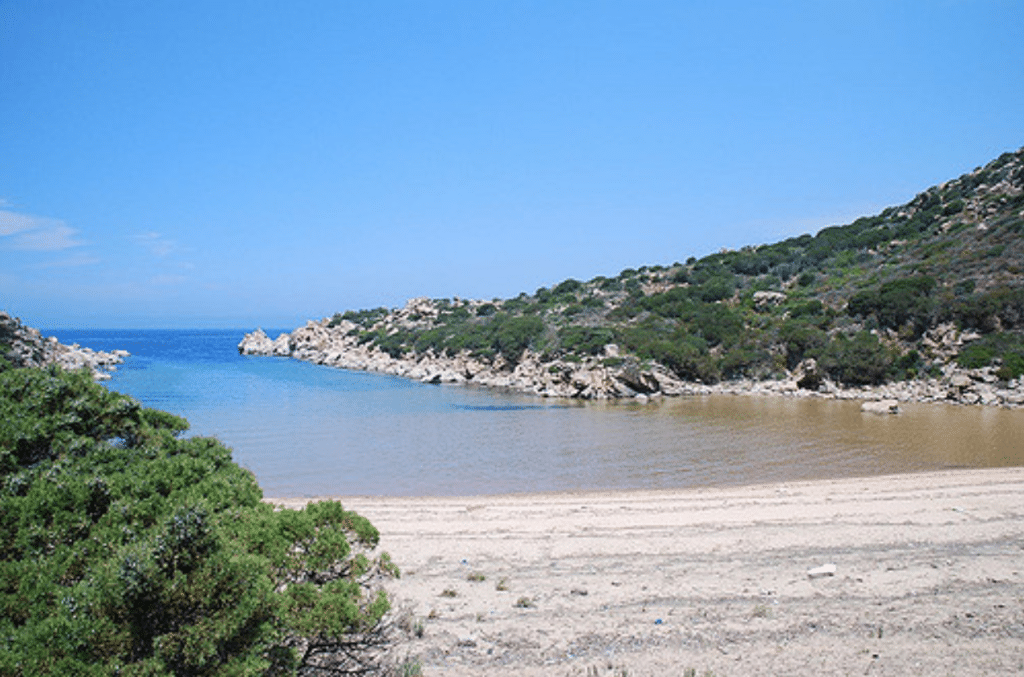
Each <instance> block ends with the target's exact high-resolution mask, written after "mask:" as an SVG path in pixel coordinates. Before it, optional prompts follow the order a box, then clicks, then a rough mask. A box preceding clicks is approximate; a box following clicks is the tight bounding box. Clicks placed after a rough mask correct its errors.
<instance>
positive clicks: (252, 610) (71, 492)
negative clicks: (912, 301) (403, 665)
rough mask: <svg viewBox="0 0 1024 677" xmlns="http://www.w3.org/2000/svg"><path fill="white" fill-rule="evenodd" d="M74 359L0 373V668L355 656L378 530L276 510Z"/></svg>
mask: <svg viewBox="0 0 1024 677" xmlns="http://www.w3.org/2000/svg"><path fill="white" fill-rule="evenodd" d="M187 425H188V424H187V422H186V421H185V420H184V419H181V418H178V417H176V416H172V415H170V414H166V413H163V412H158V411H154V410H149V409H144V408H142V407H141V406H140V405H139V404H138V403H136V402H134V401H133V400H131V399H130V398H127V397H125V396H122V395H118V394H116V393H112V392H109V391H107V390H106V389H104V388H103V387H101V386H99V385H96V384H94V383H93V382H92V380H91V378H90V376H89V375H88V374H87V373H85V372H78V373H69V372H64V371H61V370H60V369H57V368H56V367H54V368H50V369H47V370H34V369H14V370H7V371H5V372H3V373H2V374H0V674H3V675H46V674H53V675H69V674H82V675H85V674H89V675H108V674H126V675H127V674H138V675H142V674H145V675H171V674H176V675H185V674H188V675H228V674H231V675H248V674H296V673H299V672H301V673H302V674H333V673H334V671H335V670H342V671H343V670H360V669H362V668H365V667H367V665H368V664H367V661H368V660H370V659H371V658H372V653H370V650H371V649H372V648H373V647H374V645H375V644H377V643H379V642H380V641H382V640H383V634H382V628H383V620H384V616H385V614H386V612H387V611H388V606H389V605H388V600H387V598H386V596H384V594H383V593H382V592H379V591H377V590H375V589H374V581H375V580H376V579H377V577H378V576H381V575H387V574H397V571H396V570H395V569H394V567H393V566H392V565H391V564H390V562H389V560H388V558H387V556H386V555H380V556H376V557H373V556H372V550H373V549H374V547H375V546H376V544H377V541H378V533H377V531H376V530H375V529H374V528H373V527H372V526H371V525H370V524H369V523H368V522H367V521H366V520H365V519H363V518H361V517H359V516H358V515H356V514H354V513H351V512H347V511H345V510H344V509H343V508H342V506H341V505H340V504H338V503H319V504H313V505H311V506H309V507H307V508H306V509H304V510H298V511H294V510H283V511H275V510H274V509H273V508H272V507H271V506H269V505H267V504H265V503H262V502H261V491H260V489H259V486H258V485H257V484H256V482H255V480H254V478H253V476H252V474H251V473H249V472H247V471H245V470H243V469H242V468H240V467H239V466H237V465H236V464H235V463H233V462H232V461H231V454H230V452H229V451H228V449H226V448H225V447H224V446H222V445H221V444H220V443H218V442H217V441H216V440H213V439H208V438H192V439H180V438H179V437H178V434H179V433H180V432H182V431H183V430H184V429H185V428H186V427H187Z"/></svg>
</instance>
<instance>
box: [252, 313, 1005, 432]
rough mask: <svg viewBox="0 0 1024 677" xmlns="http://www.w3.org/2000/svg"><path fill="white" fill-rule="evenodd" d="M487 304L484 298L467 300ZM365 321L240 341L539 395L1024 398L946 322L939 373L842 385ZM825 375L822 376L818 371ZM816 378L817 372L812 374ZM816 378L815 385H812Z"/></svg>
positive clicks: (934, 338) (887, 405) (264, 352)
mask: <svg viewBox="0 0 1024 677" xmlns="http://www.w3.org/2000/svg"><path fill="white" fill-rule="evenodd" d="M461 303H463V304H466V305H467V306H470V307H473V306H479V305H481V304H482V303H484V302H481V301H461ZM440 310H441V309H440V307H439V304H438V302H436V301H432V300H430V299H425V298H418V299H412V300H410V301H409V302H408V303H407V304H406V305H405V306H404V307H403V308H399V309H395V310H392V311H390V312H389V313H387V314H386V315H385V316H384V317H382V318H381V319H380V320H379V321H378V322H377V323H376V324H375V325H374V326H373V327H372V329H374V330H376V331H381V332H384V333H385V334H386V333H389V332H395V331H401V330H409V329H410V328H413V327H416V326H419V325H421V324H422V323H423V322H424V321H425V320H426V321H429V318H431V317H436V315H437V314H438V313H439V312H440ZM363 336H365V333H364V330H363V328H362V327H361V326H360V325H358V324H356V323H354V322H351V321H348V320H340V321H339V320H337V319H334V318H324V319H321V320H310V321H309V322H307V323H306V324H305V325H304V326H302V327H299V328H298V329H296V330H294V331H292V332H291V333H282V334H280V335H279V336H278V337H277V338H275V339H271V337H270V336H268V335H267V334H266V333H265V332H264V331H263V330H262V329H257V330H255V331H254V332H252V333H249V334H246V335H245V336H244V337H243V338H242V340H241V342H239V344H238V351H239V353H241V354H243V355H260V356H277V357H289V358H294V359H298V360H303V361H306V362H311V363H314V364H319V365H324V366H328V367H336V368H340V369H351V370H356V371H368V372H374V373H379V374H389V375H393V376H400V377H404V378H409V379H414V380H418V381H421V382H423V383H433V384H442V383H445V384H469V385H476V386H483V387H490V388H502V389H506V390H510V391H514V392H518V393H524V394H528V395H536V396H540V397H557V398H575V399H588V400H608V399H623V398H633V399H635V400H638V401H641V402H643V401H647V400H649V399H651V398H657V397H675V396H686V395H710V394H731V395H775V396H784V397H818V398H825V399H837V400H864V401H865V405H864V408H865V410H866V411H874V412H877V413H891V412H894V411H896V410H897V405H896V403H898V402H952V403H958V404H979V405H990V406H1002V407H1010V408H1016V407H1021V406H1024V379H1021V378H1017V379H1013V380H1010V381H1000V379H999V377H998V376H997V375H996V371H997V370H996V369H995V368H994V367H991V366H987V367H982V368H978V369H964V368H962V367H959V366H958V365H957V363H956V359H955V358H956V357H957V355H958V354H959V352H960V349H961V348H962V347H963V346H964V345H965V344H967V343H969V342H971V341H973V340H976V339H978V338H979V336H978V335H977V334H974V333H972V332H963V331H960V330H958V329H957V328H956V327H955V326H953V325H952V324H946V325H941V326H939V327H936V328H935V329H933V330H931V331H929V332H927V333H926V335H925V336H924V337H923V339H922V344H923V345H925V346H929V347H930V352H929V354H928V355H927V357H929V358H930V359H933V360H937V361H940V362H941V367H939V369H938V372H939V373H938V375H937V376H935V377H931V378H927V379H912V380H909V381H900V382H895V383H887V384H883V385H874V386H869V385H862V386H857V387H843V386H842V385H840V384H838V383H836V382H835V381H833V380H831V379H829V378H827V377H821V376H820V375H818V371H817V365H816V363H815V360H814V359H811V358H808V359H806V360H803V361H802V362H800V364H798V365H797V367H796V368H795V369H792V370H787V371H786V372H785V373H784V374H783V375H781V376H780V377H779V378H773V379H753V378H743V379H735V380H728V381H722V382H719V383H714V384H705V383H699V382H692V381H685V380H682V379H680V378H679V377H678V376H676V375H675V374H674V373H673V372H672V371H671V370H669V369H668V368H667V367H665V366H663V365H660V364H657V363H651V362H649V361H645V362H641V361H640V360H638V359H636V358H635V357H633V356H629V355H624V354H623V353H622V351H621V350H620V348H619V346H617V345H615V344H607V345H605V346H604V347H603V350H602V351H601V352H600V354H598V355H595V356H585V357H578V356H575V355H574V356H572V357H573V359H545V355H544V354H542V353H538V352H535V351H532V350H529V349H526V350H524V351H523V353H522V354H521V355H520V356H519V358H518V360H516V361H515V362H511V361H509V360H507V359H505V358H504V357H503V356H501V355H497V356H495V357H493V358H492V357H484V356H479V355H477V356H474V355H473V354H472V353H471V352H470V351H468V350H464V351H462V352H460V353H458V354H456V355H454V356H451V355H446V354H435V353H434V352H433V351H431V350H427V351H425V352H424V353H422V354H418V353H408V354H405V355H401V356H398V357H395V356H392V355H391V354H389V353H388V352H387V351H386V350H384V349H383V348H381V347H380V346H379V345H377V344H376V343H373V342H369V341H362V340H361V337H363ZM816 375H817V376H816ZM809 376H811V377H812V378H810V379H809V378H808V377H809ZM811 383H813V384H814V387H808V386H809V385H810V384H811Z"/></svg>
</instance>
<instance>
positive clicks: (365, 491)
mask: <svg viewBox="0 0 1024 677" xmlns="http://www.w3.org/2000/svg"><path fill="white" fill-rule="evenodd" d="M245 331H246V330H243V329H215V330H211V329H202V330H179V329H176V330H164V329H138V330H126V329H118V330H98V329H85V330H68V329H60V330H50V331H44V335H47V336H56V337H57V338H58V339H59V340H60V341H61V342H62V343H69V344H70V343H78V344H80V345H82V346H85V347H89V348H92V349H94V350H114V349H125V350H128V351H129V352H130V353H131V356H130V357H128V358H127V359H126V360H125V363H124V364H123V365H121V366H120V367H119V368H118V369H117V371H116V372H114V374H113V377H112V378H111V380H109V381H106V382H104V385H105V386H106V387H107V388H110V389H111V390H114V391H117V392H120V393H124V394H126V395H129V396H131V397H133V398H135V399H136V400H138V401H139V402H141V403H142V404H143V405H145V406H147V407H153V408H156V409H162V410H165V411H169V412H171V413H174V414H177V415H179V416H184V417H185V418H187V419H188V421H189V422H190V424H191V427H190V429H189V431H188V432H186V433H185V434H186V435H202V436H213V437H216V438H217V439H219V440H220V441H221V442H223V443H224V444H225V445H227V446H228V447H230V448H231V449H232V452H233V458H234V460H235V461H236V462H237V463H239V464H240V465H242V466H243V467H246V468H248V469H249V470H251V471H252V472H253V473H255V475H256V478H257V480H258V481H259V483H260V486H261V487H262V488H263V492H264V495H265V496H268V497H275V498H285V497H296V498H298V497H313V496H341V497H344V496H470V495H497V494H522V493H539V492H567V491H569V492H574V491H593V490H622V489H676V488H692V487H711V486H729V485H743V484H760V483H765V482H788V481H796V480H808V479H825V478H841V477H856V476H870V475H882V474H893V473H909V472H920V471H928V470H938V469H945V468H982V467H1007V466H1019V465H1024V410H1005V409H998V408H992V407H965V406H957V405H952V404H950V405H946V404H927V405H926V404H907V405H905V406H904V407H903V412H902V413H901V414H899V415H897V416H879V415H875V414H864V413H862V412H861V411H860V404H859V403H858V402H838V401H828V400H819V399H790V398H783V397H758V396H731V395H713V396H702V397H684V398H662V399H656V400H653V401H652V402H649V403H646V404H641V403H638V402H634V401H612V402H582V401H566V400H553V399H544V398H540V397H531V396H527V395H521V394H516V393H509V392H504V391H499V390H494V389H487V388H481V387H473V386H466V385H428V384H423V383H419V382H416V381H411V380H407V379H403V378H398V377H393V376H386V375H380V374H371V373H365V372H356V371H347V370H341V369H334V368H331V367H324V366H318V365H313V364H309V363H306V362H301V361H298V360H293V359H290V358H282V357H254V356H243V355H239V353H238V349H237V345H238V342H239V341H240V340H241V339H242V336H243V335H244V333H245ZM278 331H284V330H278ZM278 331H274V330H270V331H268V332H267V333H268V334H270V335H271V336H276V335H277V333H278Z"/></svg>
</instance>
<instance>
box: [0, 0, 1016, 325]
mask: <svg viewBox="0 0 1024 677" xmlns="http://www.w3.org/2000/svg"><path fill="white" fill-rule="evenodd" d="M1022 145H1024V3H1022V2H1018V1H1016V0H919V1H901V0H882V1H877V2H873V1H869V2H841V1H837V2H826V1H824V0H819V1H807V2H777V3H765V2H729V1H725V2H686V1H684V0H677V1H674V2H669V1H664V2H662V1H645V0H628V1H627V0H623V1H621V2H601V1H600V0H587V1H583V2H577V1H569V0H566V1H559V0H543V1H538V2H532V1H528V0H524V1H506V2H498V1H496V0H465V1H459V2H455V1H451V2H445V1H441V0H438V1H427V0H420V1H415V2H413V1H410V2H389V1H387V0H382V1H379V2H348V1H341V0H330V1H317V0H310V1H306V2H295V3H281V2H262V1H259V0H256V1H252V0H249V1H246V2H235V1H230V0H220V1H218V2H207V1H203V2H192V1H190V0H179V1H175V2H169V1H167V2H164V1H154V2H136V1H134V0H132V1H128V0H124V1H116V0H97V1H96V2H78V1H77V0H75V1H71V0H68V1H60V0H49V1H48V0H39V1H33V2H29V1H21V0H0V309H5V310H7V311H9V312H11V313H13V314H15V315H18V316H20V317H21V318H22V320H23V321H25V322H26V323H28V324H30V325H33V326H39V327H47V328H58V327H215V326H221V327H255V326H258V325H262V326H268V327H281V326H297V325H299V324H301V323H302V322H304V321H305V320H306V319H308V318H318V317H323V316H326V315H330V314H332V313H333V312H335V311H339V310H345V309H349V308H365V307H375V306H380V305H384V306H396V305H401V304H402V303H404V301H405V299H407V298H409V297H412V296H421V295H422V296H431V297H452V296H460V297H463V298H493V297H507V296H514V295H516V294H518V293H519V292H520V291H530V292H532V291H533V290H535V289H537V288H538V287H541V286H550V285H552V284H554V283H557V282H559V281H561V280H563V279H566V278H569V277H574V278H577V279H583V280H585V279H590V278H592V277H594V276H597V275H614V274H617V273H618V272H619V271H620V270H622V269H623V268H627V267H637V266H641V265H647V264H670V263H672V262H674V261H683V260H685V259H686V258H688V257H689V256H698V257H699V256H702V255H705V254H708V253H710V252H713V251H717V250H719V249H721V248H723V247H730V248H736V247H739V246H743V245H746V244H759V243H765V242H774V241H777V240H779V239H782V238H785V237H789V236H793V235H799V234H801V233H805V232H816V231H817V230H819V229H820V228H822V227H824V226H826V225H833V224H839V223H847V222H849V221H851V220H852V219H853V218H855V217H857V216H861V215H865V214H873V213H876V212H877V211H879V210H880V209H882V208H884V207H886V206H888V205H892V204H898V203H901V202H904V201H906V200H908V199H910V198H911V197H913V196H914V195H915V194H916V193H917V192H919V191H920V190H922V189H924V188H926V187H928V186H930V185H933V184H936V183H941V182H942V181H945V180H947V179H950V178H954V177H956V176H958V175H960V174H962V173H964V172H967V171H970V170H971V169H973V168H974V167H976V166H979V165H982V164H984V163H986V162H988V161H989V160H991V159H993V158H995V157H996V156H998V155H999V154H1000V153H1002V152H1005V151H1011V150H1016V149H1017V148H1020V147H1021V146H1022Z"/></svg>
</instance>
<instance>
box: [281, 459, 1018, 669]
mask: <svg viewBox="0 0 1024 677" xmlns="http://www.w3.org/2000/svg"><path fill="white" fill-rule="evenodd" d="M1021 495H1024V468H998V469H984V470H947V471H939V472H927V473H914V474H905V475H893V476H884V477H869V478H855V479H840V480H819V481H799V482H786V483H781V484H766V485H752V486H745V487H728V488H704V489H690V490H643V491H613V492H572V493H554V494H535V495H508V496H484V497H461V498H433V497H423V498H375V497H343V498H341V500H342V501H343V503H344V504H345V506H346V507H347V508H349V509H353V510H356V511H357V512H359V513H360V514H362V515H364V516H366V517H367V518H369V519H370V521H371V522H372V523H373V524H374V526H376V527H377V528H378V529H379V530H380V532H381V534H382V537H381V544H380V547H381V549H383V550H385V551H388V552H389V553H390V554H391V555H392V557H393V558H394V560H395V561H396V563H397V564H398V565H399V567H400V568H401V569H402V572H403V575H402V578H401V579H399V580H397V581H393V582H392V583H390V584H389V586H388V588H389V591H390V593H391V594H392V596H393V599H394V601H395V603H396V606H397V607H398V608H399V609H401V610H403V611H404V613H406V614H407V615H408V618H409V619H411V620H410V622H409V623H408V624H407V627H411V628H414V627H416V626H417V625H418V626H419V627H422V628H423V636H422V637H420V638H417V637H415V636H410V637H409V638H407V639H405V640H403V641H402V642H401V643H400V644H399V645H398V646H397V647H396V651H397V652H398V654H397V655H396V656H395V659H396V660H399V661H409V660H411V661H415V662H417V663H419V664H420V665H421V666H422V667H423V670H424V674H426V675H431V674H439V673H442V672H443V674H446V675H472V674H489V675H513V674H517V675H519V674H527V675H530V674H535V675H542V674H543V675H547V674H557V675H577V674H578V675H589V674H598V675H606V674H607V675H617V674H623V671H626V672H628V674H630V675H646V674H651V675H655V674H669V673H676V672H681V670H682V669H685V668H687V667H692V668H694V669H695V670H697V674H704V672H705V671H708V670H710V671H712V672H713V673H714V674H715V675H736V674H759V673H764V672H768V673H769V674H791V675H820V674H854V673H855V674H864V673H865V672H866V671H867V672H869V673H870V674H938V673H945V672H947V671H948V670H949V669H950V666H954V665H955V666H956V673H957V674H968V675H972V674H978V675H980V674H999V673H1002V674H1015V673H1018V672H1019V671H1020V670H1021V669H1024V664H1022V661H1024V659H1022V658H1021V656H1024V607H1022V605H1021V602H1020V600H1021V599H1024V566H1022V565H1021V557H1022V554H1024V553H1022V547H1024V511H1022V510H1021V508H1020V498H1019V497H1020V496H1021ZM266 500H267V501H268V502H270V503H274V504H278V505H287V506H292V507H297V506H299V505H302V504H304V503H306V502H307V501H308V500H314V499H273V498H268V499H266ZM828 564H834V565H835V567H836V570H835V574H834V575H822V576H820V577H811V576H809V575H808V572H809V571H812V570H814V569H815V568H816V567H821V566H823V565H828ZM480 578H482V579H483V580H479V579H480ZM499 588H504V589H499Z"/></svg>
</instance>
